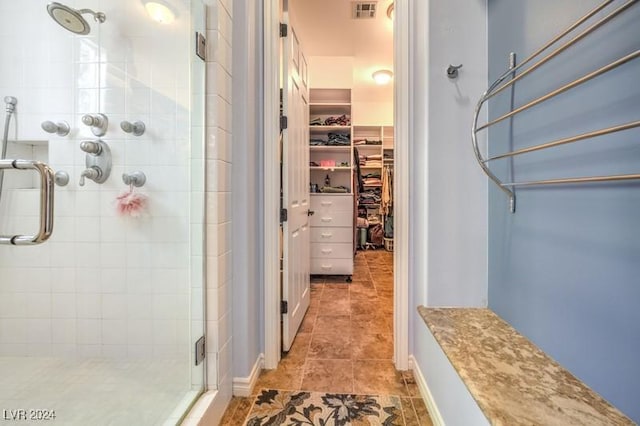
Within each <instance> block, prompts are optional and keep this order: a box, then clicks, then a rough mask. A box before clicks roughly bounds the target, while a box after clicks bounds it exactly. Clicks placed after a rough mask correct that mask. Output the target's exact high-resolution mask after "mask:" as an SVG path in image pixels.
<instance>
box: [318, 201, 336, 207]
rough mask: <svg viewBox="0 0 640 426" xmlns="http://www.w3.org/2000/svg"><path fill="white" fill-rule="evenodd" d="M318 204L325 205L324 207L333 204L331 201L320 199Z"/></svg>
mask: <svg viewBox="0 0 640 426" xmlns="http://www.w3.org/2000/svg"><path fill="white" fill-rule="evenodd" d="M320 205H321V206H325V207H328V206H332V205H333V201H321V202H320Z"/></svg>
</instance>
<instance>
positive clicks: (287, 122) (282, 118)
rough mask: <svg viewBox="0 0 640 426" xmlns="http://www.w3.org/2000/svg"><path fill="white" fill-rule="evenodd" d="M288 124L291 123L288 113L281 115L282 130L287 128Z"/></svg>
mask: <svg viewBox="0 0 640 426" xmlns="http://www.w3.org/2000/svg"><path fill="white" fill-rule="evenodd" d="M288 125H289V120H288V119H287V116H286V115H281V116H280V131H282V130H284V129H286V128H287V126H288Z"/></svg>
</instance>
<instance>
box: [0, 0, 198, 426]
mask: <svg viewBox="0 0 640 426" xmlns="http://www.w3.org/2000/svg"><path fill="white" fill-rule="evenodd" d="M49 3H50V2H49V1H48V0H27V1H22V2H8V1H3V2H0V98H2V97H4V96H14V97H15V98H16V99H17V101H18V102H17V105H16V111H15V121H12V123H11V124H10V126H9V130H8V134H9V137H8V139H9V142H8V143H7V158H10V159H22V160H26V161H39V162H42V163H45V164H48V165H49V166H50V167H51V169H52V172H54V173H58V174H59V175H60V176H64V175H65V174H66V175H67V176H68V181H67V182H66V183H65V179H61V180H59V181H58V185H56V186H55V189H54V194H55V195H54V208H53V216H54V220H53V233H52V235H51V237H50V238H49V239H48V240H47V241H46V242H44V243H43V244H39V245H33V246H13V245H0V409H2V410H5V411H4V412H5V413H9V414H7V415H9V416H16V417H15V418H16V419H18V418H19V417H20V416H23V415H24V416H31V415H35V416H49V417H51V415H54V416H55V422H56V423H58V424H73V425H76V424H77V425H89V424H90V425H102V424H104V425H106V424H114V425H119V424H122V425H153V424H163V423H167V424H175V423H177V422H178V421H179V419H180V417H181V416H182V415H183V414H184V413H185V412H186V410H187V409H188V407H189V405H190V404H191V403H192V402H193V401H194V399H195V398H196V397H197V395H198V394H199V393H200V392H201V391H202V390H203V389H204V363H200V364H199V365H197V366H196V365H195V354H196V345H195V343H196V341H197V340H198V339H199V338H200V337H201V336H202V335H203V334H204V315H203V312H204V309H203V303H204V298H203V293H204V286H203V280H204V272H203V268H204V266H203V265H204V262H203V241H202V238H203V228H204V171H203V167H204V161H203V158H204V149H203V145H204V137H203V120H204V118H203V115H204V107H203V103H204V90H205V89H204V63H203V62H202V61H201V60H200V59H199V58H197V57H195V55H194V53H193V52H194V51H195V48H194V45H195V37H194V35H193V34H194V32H195V31H204V7H203V6H202V3H201V2H200V0H193V1H185V0H177V1H172V2H169V3H167V5H169V6H170V8H169V12H170V14H171V16H172V17H171V19H168V18H167V17H168V16H170V15H163V19H161V21H162V22H160V21H158V15H155V14H149V12H148V11H147V10H146V9H145V2H143V1H138V0H109V1H106V0H98V1H93V0H91V1H89V0H87V1H86V2H83V0H75V1H73V2H71V1H70V2H69V4H68V5H64V4H61V5H57V6H56V7H55V9H53V10H52V8H51V7H50V8H49V11H48V10H47V5H48V4H49ZM85 9H93V10H91V11H87V10H85ZM98 13H101V14H103V15H98ZM97 16H104V19H96V17H97ZM83 21H84V23H83ZM85 24H86V27H85ZM85 31H86V33H85ZM47 122H50V123H52V124H53V125H55V126H56V127H55V128H54V127H52V126H51V125H49V124H44V123H47ZM62 123H66V124H67V125H68V127H69V131H68V132H64V131H58V130H59V129H60V128H62V127H64V126H62V125H61V124H62ZM0 124H2V123H0ZM142 125H143V126H142ZM2 130H4V129H2ZM107 153H108V155H109V165H108V167H107V165H106V164H107V162H99V161H102V160H104V159H105V158H106V156H107ZM98 169H99V170H98ZM38 179H39V177H38V175H37V174H36V173H32V172H13V173H6V174H5V178H4V182H3V190H2V195H1V196H0V235H17V234H25V230H37V229H39V228H38V227H39V223H40V215H39V205H40V204H39V202H40V197H41V195H40V182H39V181H38ZM27 232H28V231H27ZM20 410H23V411H20ZM31 410H33V411H31ZM27 420H32V421H36V420H43V419H39V418H33V419H30V418H27Z"/></svg>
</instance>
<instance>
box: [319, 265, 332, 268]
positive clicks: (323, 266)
mask: <svg viewBox="0 0 640 426" xmlns="http://www.w3.org/2000/svg"><path fill="white" fill-rule="evenodd" d="M321 268H322V269H331V268H332V266H331V265H322V266H321Z"/></svg>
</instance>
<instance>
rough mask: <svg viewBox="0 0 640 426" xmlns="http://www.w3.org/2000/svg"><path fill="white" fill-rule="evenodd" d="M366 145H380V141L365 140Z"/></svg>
mask: <svg viewBox="0 0 640 426" xmlns="http://www.w3.org/2000/svg"><path fill="white" fill-rule="evenodd" d="M366 143H367V145H382V141H375V140H374V141H371V140H369V139H366Z"/></svg>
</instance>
